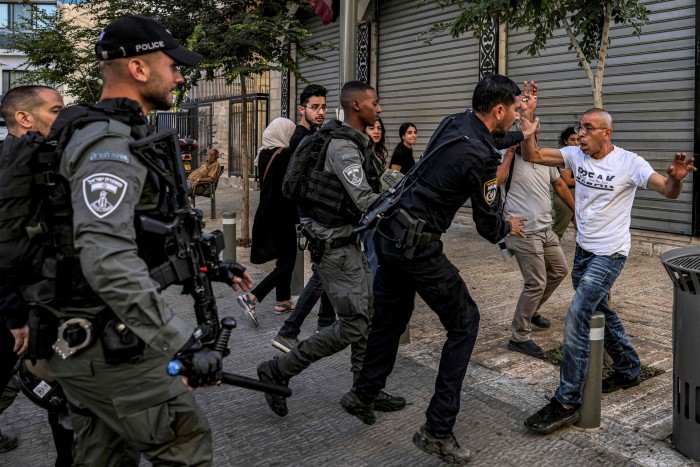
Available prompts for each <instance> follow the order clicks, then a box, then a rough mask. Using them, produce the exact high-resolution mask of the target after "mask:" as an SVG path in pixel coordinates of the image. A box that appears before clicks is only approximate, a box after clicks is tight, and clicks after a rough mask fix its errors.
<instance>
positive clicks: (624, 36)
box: [507, 0, 696, 235]
mask: <svg viewBox="0 0 700 467" xmlns="http://www.w3.org/2000/svg"><path fill="white" fill-rule="evenodd" d="M643 3H644V4H645V6H646V7H647V8H648V9H649V10H650V11H651V14H650V15H649V22H648V23H647V24H645V25H644V26H642V35H641V36H640V37H637V36H635V35H634V34H633V31H632V29H631V28H625V27H620V26H615V25H612V26H611V27H610V42H611V47H610V49H609V52H608V58H607V61H606V66H605V79H604V81H603V105H604V107H605V109H606V110H608V111H609V112H610V113H611V114H612V117H613V128H614V134H613V137H612V142H613V144H615V145H616V146H620V147H622V148H625V149H627V150H628V151H632V152H635V153H637V154H639V155H640V156H642V157H644V158H645V159H646V160H648V161H649V163H650V164H651V165H652V167H654V168H655V169H656V170H657V171H659V172H660V173H662V174H665V169H666V167H667V166H668V164H669V163H670V161H671V159H672V157H673V154H674V153H676V152H687V153H689V154H691V153H692V152H693V111H694V101H695V58H694V54H695V34H696V32H695V1H692V0H666V1H651V0H644V1H643ZM531 39H532V36H531V35H530V34H526V33H524V32H522V31H509V32H508V65H507V67H508V76H509V77H510V78H511V79H513V80H514V81H515V82H517V83H522V82H523V80H535V81H536V82H537V83H539V84H540V95H541V105H540V106H538V108H537V114H538V116H539V117H540V122H541V124H542V137H541V138H542V144H543V145H546V146H550V147H556V144H557V136H558V134H559V133H560V132H561V131H562V130H563V129H564V128H565V127H567V126H570V125H573V124H574V123H576V122H578V118H579V116H580V115H581V114H582V113H583V112H585V111H586V110H587V109H589V108H591V107H593V96H592V94H591V89H590V85H589V82H588V79H587V78H586V75H585V73H584V71H583V70H582V69H581V68H579V67H578V63H577V60H576V56H575V55H574V53H573V52H570V51H569V50H567V49H568V47H569V40H568V39H567V37H566V34H565V33H564V31H558V32H557V33H555V35H554V37H553V38H552V39H550V40H549V41H548V43H547V49H546V50H543V51H542V52H541V55H539V56H536V57H530V56H529V55H527V54H519V53H518V50H520V49H521V48H522V47H523V46H524V45H527V44H529V43H530V42H531ZM692 193H693V183H692V177H688V178H687V179H686V181H685V183H684V184H683V193H681V195H680V197H679V198H678V199H677V200H674V201H669V200H666V199H665V198H663V197H661V196H659V195H658V194H656V193H654V192H652V191H651V190H641V189H640V190H637V196H636V198H635V202H634V207H633V209H632V227H634V228H638V229H646V230H653V231H657V232H668V233H674V234H684V235H691V234H692V226H691V217H692Z"/></svg>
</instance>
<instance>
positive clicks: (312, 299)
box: [272, 84, 335, 353]
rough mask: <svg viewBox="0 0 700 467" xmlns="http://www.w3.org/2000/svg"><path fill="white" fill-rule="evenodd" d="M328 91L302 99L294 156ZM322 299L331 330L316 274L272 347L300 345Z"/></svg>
mask: <svg viewBox="0 0 700 467" xmlns="http://www.w3.org/2000/svg"><path fill="white" fill-rule="evenodd" d="M327 93H328V91H327V90H326V88H324V87H323V86H321V85H318V84H310V85H308V86H306V87H305V88H304V90H303V91H302V92H301V95H300V96H299V107H298V110H299V124H298V125H297V127H296V129H295V130H294V134H293V135H292V138H291V139H290V140H289V150H290V151H292V153H294V151H296V149H297V147H298V146H299V143H301V140H303V139H304V138H305V137H307V136H309V135H312V134H313V133H314V132H315V131H316V130H317V129H318V128H319V127H320V126H321V125H323V120H324V118H325V116H326V94H327ZM319 297H320V298H321V306H320V308H319V311H318V328H319V329H320V328H323V327H326V326H330V325H332V324H333V323H334V322H335V310H334V309H333V305H332V304H331V301H330V300H329V299H328V296H327V295H326V294H325V293H324V292H323V287H322V286H321V280H320V279H319V277H318V274H317V273H316V270H315V268H314V273H313V275H312V276H311V278H310V279H309V282H307V283H306V286H305V287H304V290H303V291H302V292H301V294H300V295H299V300H298V301H297V304H296V306H295V307H294V309H293V310H292V313H291V314H290V315H289V317H288V318H287V319H286V320H285V322H284V325H283V326H282V328H281V329H280V330H279V332H278V333H277V335H276V336H275V337H274V338H273V339H272V346H273V347H275V348H276V349H279V350H281V351H282V352H285V353H286V352H290V351H291V350H292V349H293V348H294V347H296V346H297V344H299V334H300V333H301V325H302V324H303V323H304V320H305V319H306V317H307V316H308V314H309V313H310V312H311V309H312V308H313V307H314V305H316V302H318V299H319Z"/></svg>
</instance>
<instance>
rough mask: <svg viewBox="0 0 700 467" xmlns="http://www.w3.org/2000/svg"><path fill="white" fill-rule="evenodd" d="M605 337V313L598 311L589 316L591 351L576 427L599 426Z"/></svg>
mask: <svg viewBox="0 0 700 467" xmlns="http://www.w3.org/2000/svg"><path fill="white" fill-rule="evenodd" d="M604 337H605V315H603V313H601V312H600V311H596V312H594V313H593V316H592V317H591V334H590V341H591V351H590V353H589V358H588V371H587V372H586V384H585V386H583V398H582V400H581V407H580V408H579V415H580V418H579V420H578V422H577V423H576V427H578V428H598V427H599V426H600V398H601V394H602V391H603V353H604V352H605V350H604V348H603V339H604Z"/></svg>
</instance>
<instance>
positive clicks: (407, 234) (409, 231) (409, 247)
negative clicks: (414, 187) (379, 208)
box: [378, 209, 442, 259]
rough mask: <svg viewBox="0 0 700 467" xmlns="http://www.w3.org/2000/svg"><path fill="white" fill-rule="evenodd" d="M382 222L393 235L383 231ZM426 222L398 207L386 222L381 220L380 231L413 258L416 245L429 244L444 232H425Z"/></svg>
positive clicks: (406, 255) (405, 254) (408, 256)
mask: <svg viewBox="0 0 700 467" xmlns="http://www.w3.org/2000/svg"><path fill="white" fill-rule="evenodd" d="M382 224H386V226H387V227H388V228H389V230H390V231H391V236H389V235H387V234H386V232H382ZM425 224H426V222H425V220H423V219H416V218H415V217H413V216H411V215H410V214H409V213H408V212H406V211H405V210H404V209H397V210H396V211H394V212H393V213H391V216H390V217H388V218H387V219H386V220H385V221H384V222H380V224H379V228H378V231H379V233H380V234H381V235H382V236H383V237H384V238H386V239H388V240H391V241H392V242H395V243H396V248H399V249H402V250H404V257H405V258H406V259H412V258H413V255H414V253H415V251H416V247H419V246H422V245H427V244H428V243H431V242H434V241H437V240H439V239H440V237H441V235H442V234H439V233H435V232H423V227H424V226H425Z"/></svg>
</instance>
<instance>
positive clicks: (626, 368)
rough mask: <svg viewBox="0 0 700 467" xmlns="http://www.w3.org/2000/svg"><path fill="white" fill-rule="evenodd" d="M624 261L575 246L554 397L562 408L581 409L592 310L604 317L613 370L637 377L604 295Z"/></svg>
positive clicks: (633, 354)
mask: <svg viewBox="0 0 700 467" xmlns="http://www.w3.org/2000/svg"><path fill="white" fill-rule="evenodd" d="M625 261H627V257H626V256H623V255H621V254H614V255H611V256H598V255H595V254H593V253H590V252H588V251H586V250H584V249H583V248H581V247H580V246H578V245H576V255H575V256H574V267H573V269H572V271H571V280H572V281H573V284H574V290H575V294H574V298H573V300H572V301H571V305H570V306H569V311H568V313H567V315H566V325H565V328H564V345H563V349H562V360H561V371H560V383H559V388H557V391H556V393H555V394H554V396H555V397H556V398H557V400H558V401H559V402H561V403H562V404H566V405H571V406H575V407H578V406H579V405H581V395H582V392H583V385H584V384H585V383H586V371H587V370H588V358H589V354H590V340H589V337H590V320H591V316H592V315H593V312H594V311H595V310H598V311H600V312H601V313H603V314H604V315H605V344H604V345H605V351H606V352H607V353H608V355H610V357H611V358H612V360H613V364H612V368H613V370H615V371H616V372H619V373H622V374H624V375H626V376H628V377H630V378H636V377H637V375H639V370H640V368H641V363H640V361H639V356H638V355H637V352H636V351H635V350H634V347H633V346H632V343H631V342H630V340H629V337H627V333H626V332H625V329H624V328H623V327H622V323H621V322H620V318H618V316H617V313H616V312H615V311H614V310H611V309H610V307H609V306H608V292H609V291H610V288H611V287H612V285H613V284H614V283H615V280H616V279H617V276H619V275H620V272H622V268H623V267H624V265H625Z"/></svg>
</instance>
